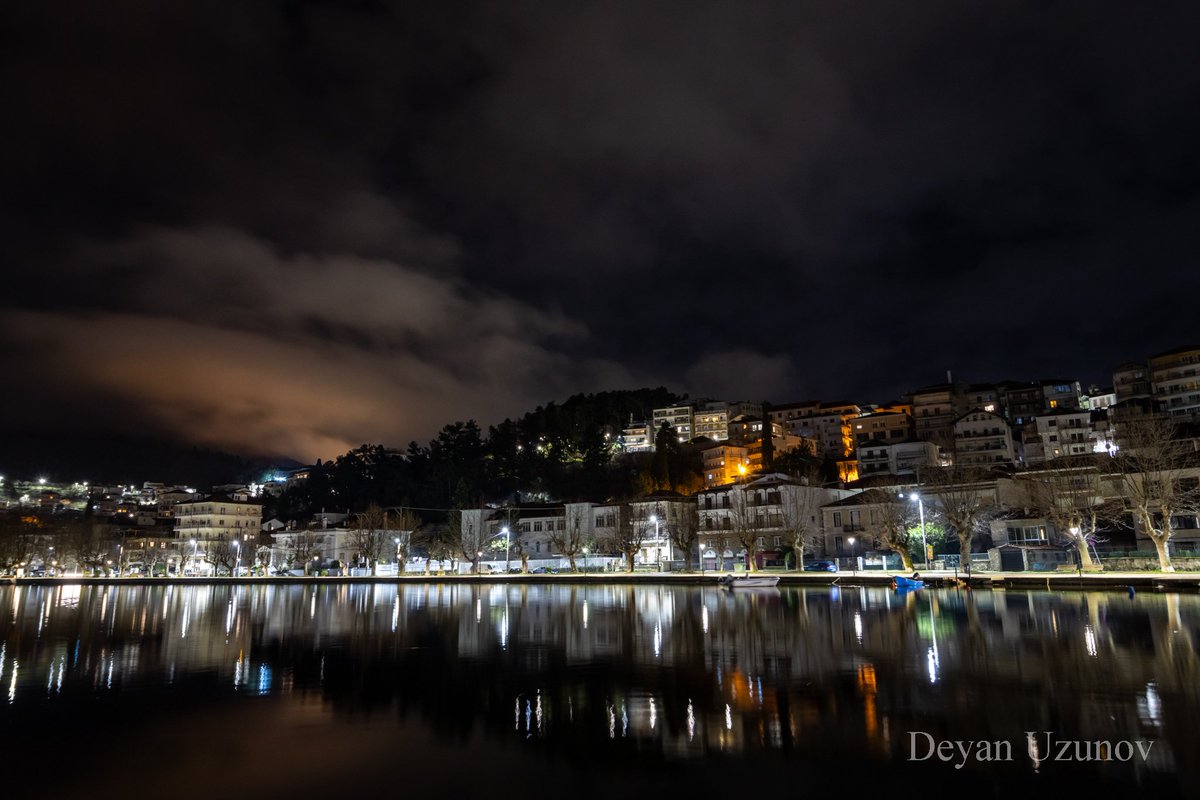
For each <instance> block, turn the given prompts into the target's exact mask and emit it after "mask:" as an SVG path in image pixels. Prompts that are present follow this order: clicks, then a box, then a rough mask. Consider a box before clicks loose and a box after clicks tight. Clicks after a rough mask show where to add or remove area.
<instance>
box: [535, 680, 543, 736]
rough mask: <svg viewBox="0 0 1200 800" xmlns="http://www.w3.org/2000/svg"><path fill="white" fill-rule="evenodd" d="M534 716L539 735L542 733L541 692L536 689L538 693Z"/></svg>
mask: <svg viewBox="0 0 1200 800" xmlns="http://www.w3.org/2000/svg"><path fill="white" fill-rule="evenodd" d="M535 715H536V719H537V729H538V733H539V734H540V733H541V732H542V690H541V689H538V693H537V710H536V714H535Z"/></svg>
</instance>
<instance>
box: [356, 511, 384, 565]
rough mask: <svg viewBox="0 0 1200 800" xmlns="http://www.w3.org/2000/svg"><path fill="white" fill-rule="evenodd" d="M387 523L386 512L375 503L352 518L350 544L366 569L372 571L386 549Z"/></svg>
mask: <svg viewBox="0 0 1200 800" xmlns="http://www.w3.org/2000/svg"><path fill="white" fill-rule="evenodd" d="M389 522H390V519H389V515H388V512H386V511H384V510H383V509H382V508H380V507H379V506H378V505H376V504H375V503H371V504H370V505H369V506H367V509H366V510H365V511H362V512H359V513H358V514H356V515H355V517H354V528H353V529H352V530H351V532H350V542H351V544H352V545H353V546H354V549H355V551H357V553H358V556H359V558H362V559H363V560H365V561H366V562H367V567H368V569H372V570H374V568H375V567H376V565H378V563H379V559H380V558H382V556H383V552H384V550H385V549H386V547H387V531H388V526H389Z"/></svg>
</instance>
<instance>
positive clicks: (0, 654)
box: [0, 642, 8, 681]
mask: <svg viewBox="0 0 1200 800" xmlns="http://www.w3.org/2000/svg"><path fill="white" fill-rule="evenodd" d="M7 655H8V642H0V681H2V680H4V659H5V658H6V657H7Z"/></svg>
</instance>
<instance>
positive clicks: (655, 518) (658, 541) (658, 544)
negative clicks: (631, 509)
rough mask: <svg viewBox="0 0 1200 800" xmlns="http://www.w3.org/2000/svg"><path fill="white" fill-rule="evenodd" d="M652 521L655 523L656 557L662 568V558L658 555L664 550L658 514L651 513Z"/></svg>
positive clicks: (659, 566)
mask: <svg viewBox="0 0 1200 800" xmlns="http://www.w3.org/2000/svg"><path fill="white" fill-rule="evenodd" d="M650 521H651V522H653V523H654V557H655V560H656V561H658V568H659V569H662V560H661V559H659V558H658V555H659V554H660V553H661V552H662V547H661V545H662V540H661V539H659V537H658V515H657V514H651V515H650Z"/></svg>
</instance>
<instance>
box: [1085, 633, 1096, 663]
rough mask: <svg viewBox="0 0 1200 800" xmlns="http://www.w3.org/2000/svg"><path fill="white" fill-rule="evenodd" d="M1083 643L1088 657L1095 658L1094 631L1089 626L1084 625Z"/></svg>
mask: <svg viewBox="0 0 1200 800" xmlns="http://www.w3.org/2000/svg"><path fill="white" fill-rule="evenodd" d="M1083 641H1084V645H1085V646H1086V647H1087V654H1088V655H1089V656H1091V657H1092V658H1095V657H1096V631H1095V630H1093V629H1092V626H1091V625H1085V626H1084V627H1083Z"/></svg>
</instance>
